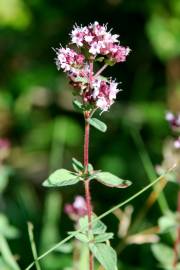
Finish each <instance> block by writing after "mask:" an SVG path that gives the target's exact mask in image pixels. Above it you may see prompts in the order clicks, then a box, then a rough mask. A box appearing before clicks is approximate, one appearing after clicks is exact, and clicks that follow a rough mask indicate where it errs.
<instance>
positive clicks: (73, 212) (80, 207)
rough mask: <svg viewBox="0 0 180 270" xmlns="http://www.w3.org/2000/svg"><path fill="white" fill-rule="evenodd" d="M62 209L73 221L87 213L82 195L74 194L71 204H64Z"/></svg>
mask: <svg viewBox="0 0 180 270" xmlns="http://www.w3.org/2000/svg"><path fill="white" fill-rule="evenodd" d="M64 211H65V213H66V214H68V216H69V217H70V218H71V219H72V220H75V221H78V220H79V218H80V217H83V216H85V215H86V214H87V207H86V201H85V199H84V197H82V196H76V197H75V200H74V202H73V203H72V204H66V205H65V207H64Z"/></svg>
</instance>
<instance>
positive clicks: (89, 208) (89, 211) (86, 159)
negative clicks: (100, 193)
mask: <svg viewBox="0 0 180 270" xmlns="http://www.w3.org/2000/svg"><path fill="white" fill-rule="evenodd" d="M89 117H90V114H89V112H85V114H84V118H85V135H84V167H85V174H87V173H88V163H89V131H90V125H89V123H88V119H89ZM85 197H86V205H87V215H88V223H89V225H88V232H91V230H92V224H91V220H92V206H91V193H90V181H89V179H88V178H87V179H86V180H85ZM93 268H94V267H93V255H92V254H91V252H90V251H89V270H93Z"/></svg>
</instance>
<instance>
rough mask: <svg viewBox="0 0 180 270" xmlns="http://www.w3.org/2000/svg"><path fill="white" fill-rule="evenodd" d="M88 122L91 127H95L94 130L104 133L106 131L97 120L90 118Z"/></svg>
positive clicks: (104, 125) (103, 124) (104, 126)
mask: <svg viewBox="0 0 180 270" xmlns="http://www.w3.org/2000/svg"><path fill="white" fill-rule="evenodd" d="M88 122H89V124H90V125H91V126H93V127H95V128H96V129H98V130H100V131H101V132H106V130H107V126H106V124H105V123H103V122H102V121H100V120H99V119H97V118H90V119H89V120H88Z"/></svg>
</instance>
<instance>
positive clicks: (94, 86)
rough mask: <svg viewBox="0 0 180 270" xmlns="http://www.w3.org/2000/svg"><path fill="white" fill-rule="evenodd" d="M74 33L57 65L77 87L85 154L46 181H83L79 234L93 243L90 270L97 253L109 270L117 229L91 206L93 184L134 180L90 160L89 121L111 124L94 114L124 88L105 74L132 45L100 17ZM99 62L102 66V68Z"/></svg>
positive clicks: (55, 184) (59, 183)
mask: <svg viewBox="0 0 180 270" xmlns="http://www.w3.org/2000/svg"><path fill="white" fill-rule="evenodd" d="M70 37H71V41H70V43H69V44H68V46H67V47H65V48H63V47H62V46H61V47H60V48H58V49H55V52H56V65H57V68H58V70H60V69H61V70H63V71H64V72H65V73H66V75H67V77H68V80H69V83H70V85H72V87H73V96H74V98H73V105H74V107H75V109H77V110H78V111H80V112H81V113H82V114H83V117H84V123H85V131H84V153H83V156H84V158H83V162H80V161H78V160H77V159H76V158H73V159H72V167H73V170H72V171H68V170H66V169H64V168H61V169H59V170H56V171H55V172H53V173H52V174H51V175H50V176H49V177H48V179H47V180H46V181H44V183H43V186H45V187H63V186H69V185H75V184H77V183H78V182H80V183H82V184H83V185H84V188H85V199H86V208H87V215H85V216H83V217H81V218H80V219H79V222H78V224H79V228H80V230H81V232H80V233H78V234H76V236H75V237H76V238H77V239H78V240H80V241H82V242H84V243H86V244H87V245H88V248H89V270H93V269H94V262H93V261H94V258H96V259H97V261H98V262H99V263H100V264H101V265H102V266H103V268H104V269H105V270H116V269H117V256H116V253H115V251H114V249H113V248H112V247H111V246H110V243H109V239H110V238H112V236H113V234H112V233H109V232H107V227H106V225H105V224H104V223H103V222H102V221H100V220H97V221H96V222H93V219H96V216H95V214H94V213H93V211H92V203H91V192H90V184H91V182H92V181H98V182H100V183H101V184H103V185H106V186H108V187H115V188H126V187H128V186H129V185H130V184H131V182H130V181H128V180H123V179H121V178H119V177H118V176H116V175H113V174H112V173H110V172H104V171H101V170H95V169H94V168H93V166H92V165H91V164H90V163H89V134H90V126H92V127H94V128H96V129H98V130H99V131H101V132H105V131H106V130H107V126H106V124H105V123H103V122H102V121H101V120H100V119H98V118H95V117H94V113H95V112H96V111H99V112H100V113H99V118H100V115H101V113H102V112H105V111H108V110H109V109H110V107H111V105H112V104H113V103H114V101H115V99H116V95H117V93H118V92H119V91H120V90H119V89H118V85H119V84H118V83H117V82H116V81H115V80H113V79H112V78H107V77H104V76H102V72H103V71H104V69H105V68H107V67H108V66H113V65H115V64H117V63H121V62H124V61H126V58H127V56H128V54H129V52H130V49H129V47H124V46H121V45H120V42H119V40H118V38H119V35H116V34H112V33H111V30H110V31H108V29H107V25H100V24H99V23H98V22H94V23H93V24H89V25H88V26H84V27H83V26H77V25H75V26H74V27H73V30H72V32H71V33H70ZM99 65H100V66H101V67H100V68H99V69H97V66H99ZM84 228H85V229H84ZM73 233H74V232H73ZM70 234H71V232H70Z"/></svg>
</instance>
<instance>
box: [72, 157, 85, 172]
mask: <svg viewBox="0 0 180 270" xmlns="http://www.w3.org/2000/svg"><path fill="white" fill-rule="evenodd" d="M72 166H73V168H74V170H75V171H76V172H79V171H83V170H84V166H83V164H82V163H81V162H80V161H78V160H77V159H76V158H72Z"/></svg>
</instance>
